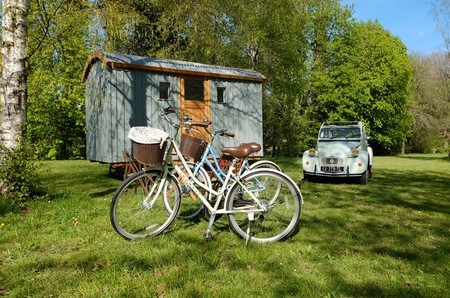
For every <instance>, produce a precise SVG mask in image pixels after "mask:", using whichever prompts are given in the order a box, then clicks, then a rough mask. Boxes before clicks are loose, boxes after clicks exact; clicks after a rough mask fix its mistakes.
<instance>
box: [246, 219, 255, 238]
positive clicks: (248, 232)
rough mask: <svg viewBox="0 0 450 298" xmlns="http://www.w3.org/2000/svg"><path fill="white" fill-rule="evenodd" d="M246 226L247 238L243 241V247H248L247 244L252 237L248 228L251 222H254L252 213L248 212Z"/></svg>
mask: <svg viewBox="0 0 450 298" xmlns="http://www.w3.org/2000/svg"><path fill="white" fill-rule="evenodd" d="M247 216H248V225H247V237H246V239H245V246H248V243H249V242H250V240H251V239H252V236H250V227H251V225H252V222H253V221H254V220H255V214H254V213H253V212H248V213H247Z"/></svg>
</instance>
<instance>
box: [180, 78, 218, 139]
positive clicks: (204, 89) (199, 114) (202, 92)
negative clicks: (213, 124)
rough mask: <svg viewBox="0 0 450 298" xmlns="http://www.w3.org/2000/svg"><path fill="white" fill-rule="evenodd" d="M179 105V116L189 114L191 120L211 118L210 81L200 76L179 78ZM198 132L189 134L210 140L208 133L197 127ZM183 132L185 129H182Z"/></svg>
mask: <svg viewBox="0 0 450 298" xmlns="http://www.w3.org/2000/svg"><path fill="white" fill-rule="evenodd" d="M180 91H181V92H180V106H181V116H183V115H189V117H190V118H191V119H192V121H203V120H204V119H208V120H211V92H210V81H209V80H208V79H206V78H200V77H181V78H180ZM198 130H199V133H195V132H192V133H190V135H193V136H197V137H200V138H202V139H204V140H206V141H208V142H209V141H210V139H211V138H210V135H209V134H208V133H207V132H206V131H205V130H204V129H203V128H198ZM182 133H185V131H182Z"/></svg>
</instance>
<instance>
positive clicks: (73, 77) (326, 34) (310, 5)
mask: <svg viewBox="0 0 450 298" xmlns="http://www.w3.org/2000/svg"><path fill="white" fill-rule="evenodd" d="M30 3H31V7H30V15H29V18H28V19H29V27H30V30H29V35H30V37H29V49H28V54H29V59H28V61H29V66H30V74H29V81H28V83H29V89H28V94H29V107H28V118H29V122H28V127H27V128H28V136H29V138H30V139H31V140H32V142H33V143H34V144H35V145H36V149H37V152H38V156H39V157H40V158H46V159H66V158H81V157H83V156H84V150H85V147H84V126H85V114H84V111H83V110H82V109H78V107H81V106H82V105H83V103H84V86H83V85H82V84H81V82H80V74H81V71H82V69H83V66H84V63H85V61H86V58H87V56H88V54H89V52H90V51H91V50H92V49H100V50H105V51H110V52H121V53H126V54H135V55H143V56H154V57H161V58H169V59H179V60H186V61H195V62H201V63H207V64H217V65H223V66H232V67H239V68H254V69H257V70H258V71H260V72H261V73H263V74H264V75H265V76H266V77H267V78H268V82H267V83H266V84H265V85H264V92H263V107H264V109H263V117H264V124H263V125H264V131H263V133H264V143H265V146H266V148H265V149H266V150H268V151H269V152H271V153H272V155H273V156H299V155H301V153H302V151H303V150H306V149H307V148H308V147H309V146H310V143H311V141H312V140H314V139H315V137H316V134H317V128H318V126H319V124H320V122H322V121H325V120H341V119H345V120H363V121H364V122H365V123H366V126H367V127H368V128H369V130H370V134H371V137H372V144H371V145H372V146H373V147H374V148H375V153H377V154H380V153H388V152H397V151H398V150H399V148H400V146H401V144H402V143H403V142H404V141H405V140H406V137H407V136H408V135H410V131H411V125H412V123H413V120H412V119H411V116H410V114H409V113H410V112H411V113H412V115H413V117H415V116H416V115H418V113H416V112H419V114H420V113H421V112H423V110H422V108H423V105H422V104H420V103H419V101H418V100H417V98H415V99H413V101H412V102H411V101H410V98H411V93H410V91H411V89H410V87H411V68H410V66H409V64H408V62H407V57H406V49H405V47H404V45H403V44H402V43H401V41H400V40H399V39H398V38H396V37H394V36H392V35H391V34H390V33H389V32H388V31H386V30H385V29H384V28H383V27H382V26H381V25H380V24H379V23H377V22H368V23H359V24H357V23H355V22H354V20H352V19H351V16H352V11H351V8H349V7H347V6H343V5H342V4H341V3H340V2H339V1H336V0H281V1H275V2H274V1H270V0H262V1H261V0H258V1H256V0H251V1H240V0H229V1H220V0H198V1H192V0H189V1H179V0H131V1H122V0H94V1H92V0H76V1H66V0H32V1H31V2H30ZM443 3H444V1H440V0H436V1H435V8H436V9H437V10H436V11H438V10H439V11H444V9H442V8H443V7H444V8H445V5H444V6H442V5H443ZM437 16H439V15H438V14H437ZM442 22H443V19H441V23H442ZM444 27H445V26H444ZM444 27H443V28H444ZM447 90H448V89H447ZM427 96H428V95H427ZM410 104H411V107H410ZM408 108H409V109H408ZM414 119H415V122H414V123H417V121H416V120H417V119H416V118H414ZM415 131H416V128H415V127H413V130H412V132H413V134H412V139H413V140H414V139H415V138H417V137H418V134H416V133H415ZM417 131H418V130H417ZM444 147H445V146H444Z"/></svg>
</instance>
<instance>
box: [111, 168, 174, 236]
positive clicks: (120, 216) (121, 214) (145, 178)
mask: <svg viewBox="0 0 450 298" xmlns="http://www.w3.org/2000/svg"><path fill="white" fill-rule="evenodd" d="M161 177H162V172H160V171H141V172H138V173H135V174H133V175H132V176H130V177H129V178H128V179H126V180H125V181H124V182H123V183H122V185H121V186H120V187H119V188H118V189H117V190H116V192H115V194H114V197H113V199H112V202H111V206H110V220H111V224H112V226H113V227H114V230H116V232H117V233H119V234H120V235H121V236H122V237H124V238H125V239H128V240H133V239H136V238H144V237H149V236H156V235H158V234H161V233H162V232H164V231H165V230H166V229H167V228H168V227H169V226H170V224H171V223H172V221H173V220H174V219H175V218H176V215H177V212H178V209H179V208H180V201H181V190H180V187H179V185H178V182H177V180H176V179H175V178H173V176H172V175H170V174H168V175H167V177H166V179H165V180H164V181H163V180H162V179H161ZM161 183H165V185H161ZM163 189H165V191H163ZM165 204H169V205H170V207H171V209H170V211H169V210H168V209H167V208H166V205H165Z"/></svg>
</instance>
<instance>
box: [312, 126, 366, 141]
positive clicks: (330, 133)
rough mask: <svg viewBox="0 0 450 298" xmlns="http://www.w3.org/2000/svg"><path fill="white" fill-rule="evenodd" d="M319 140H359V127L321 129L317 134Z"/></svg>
mask: <svg viewBox="0 0 450 298" xmlns="http://www.w3.org/2000/svg"><path fill="white" fill-rule="evenodd" d="M319 138H320V139H359V138H361V130H360V128H359V127H323V128H322V129H321V130H320V133H319Z"/></svg>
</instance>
